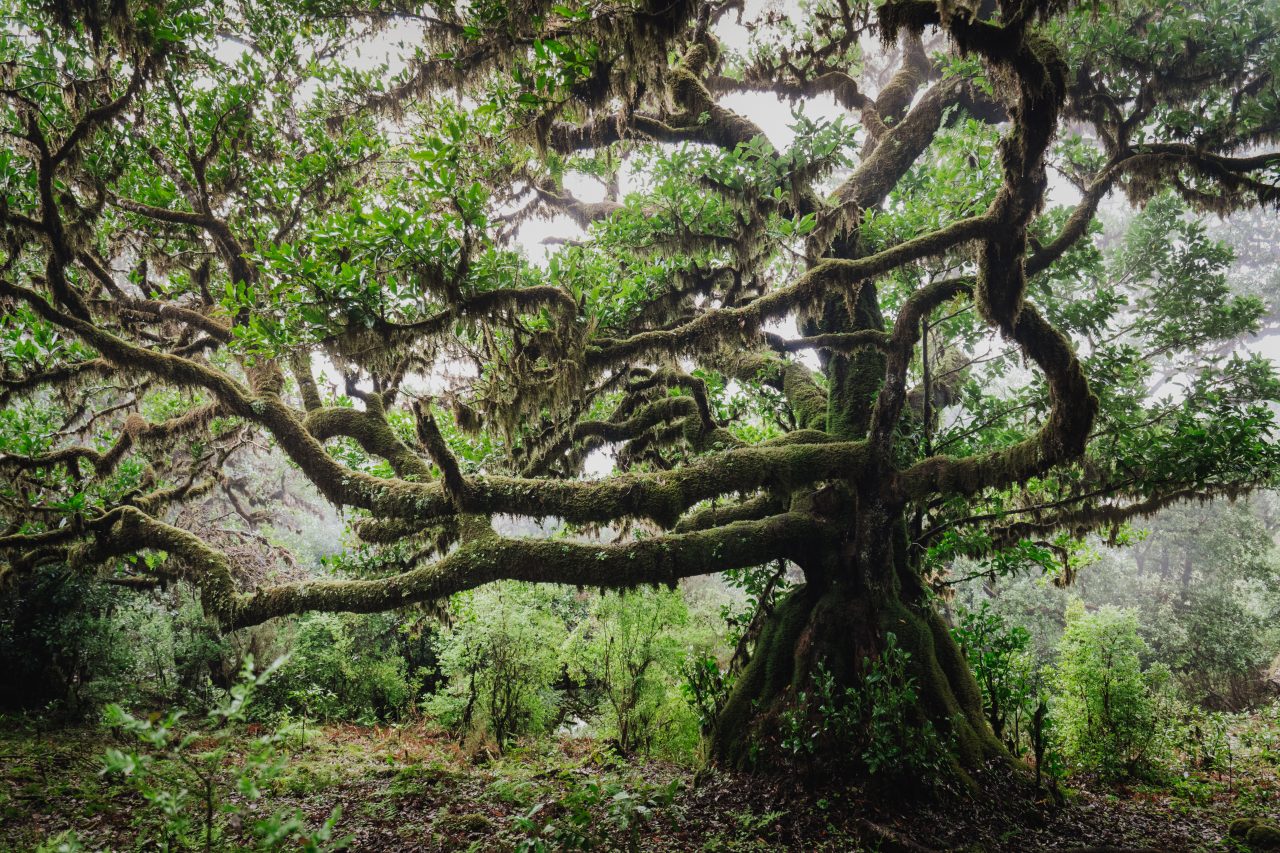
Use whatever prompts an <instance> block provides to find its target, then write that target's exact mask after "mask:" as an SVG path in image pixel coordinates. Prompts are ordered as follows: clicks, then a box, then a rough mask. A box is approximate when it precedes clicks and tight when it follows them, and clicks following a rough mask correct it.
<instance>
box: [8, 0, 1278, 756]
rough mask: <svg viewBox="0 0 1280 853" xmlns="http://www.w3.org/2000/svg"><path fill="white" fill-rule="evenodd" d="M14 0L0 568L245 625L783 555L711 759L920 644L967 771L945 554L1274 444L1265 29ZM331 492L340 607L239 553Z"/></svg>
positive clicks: (1274, 108)
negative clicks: (1222, 223) (1240, 233)
mask: <svg viewBox="0 0 1280 853" xmlns="http://www.w3.org/2000/svg"><path fill="white" fill-rule="evenodd" d="M3 8H4V13H3V14H4V20H5V27H4V33H3V35H0V69H2V73H0V130H2V131H3V136H4V139H5V144H4V146H3V147H2V148H0V229H2V231H0V233H2V234H3V245H2V246H0V305H2V306H3V309H4V319H3V322H2V325H0V353H2V355H3V359H4V366H3V377H2V378H0V397H2V399H3V401H4V413H3V415H4V419H3V422H2V423H0V451H3V456H0V471H2V472H3V480H2V481H0V519H2V521H3V531H2V532H0V559H2V560H3V570H4V574H5V578H6V581H7V583H9V584H15V583H18V582H20V579H21V577H22V576H23V575H24V574H26V573H30V572H32V571H34V570H36V569H38V568H39V567H42V566H49V565H58V566H64V567H65V568H66V570H67V571H73V572H83V573H93V574H94V575H96V576H99V577H101V578H102V580H103V582H108V583H120V584H129V585H135V586H138V587H141V588H146V587H148V586H154V585H157V584H161V583H166V582H172V581H174V580H176V579H181V580H183V581H185V582H188V583H190V584H192V585H194V586H195V587H196V588H197V589H198V590H199V592H200V595H201V598H202V601H203V606H204V609H205V611H206V614H207V615H208V616H209V617H210V618H212V619H214V620H216V621H217V622H218V623H219V624H220V625H221V627H222V628H223V629H225V630H234V629H240V628H244V627H246V626H253V625H256V624H258V623H261V622H263V621H265V620H268V619H271V618H273V617H278V616H283V615H287V614H295V613H300V612H303V611H308V610H334V611H365V612H368V611H377V610H387V609H392V608H402V607H408V606H412V605H415V604H419V603H422V602H433V601H439V600H441V599H444V598H447V597H448V596H449V595H450V594H452V593H454V592H456V591H459V590H463V589H467V588H471V587H475V586H477V585H480V584H484V583H487V582H490V581H494V580H497V579H504V578H505V579H517V580H523V581H532V582H546V583H559V584H576V585H581V586H595V587H629V586H636V585H642V584H675V583H677V582H678V581H679V580H680V579H682V578H686V577H690V576H694V575H703V574H709V573H716V572H721V571H725V570H745V569H752V570H758V571H760V572H764V573H766V574H768V573H775V572H777V571H778V569H777V568H776V567H778V566H786V565H792V566H794V567H798V569H799V571H801V572H802V573H803V577H804V583H803V584H802V585H799V586H798V587H796V588H793V589H791V590H790V591H788V592H787V593H786V594H785V595H783V596H770V595H768V594H764V595H762V596H761V597H762V606H761V609H760V612H759V613H757V616H756V619H755V620H754V622H753V624H752V625H751V626H750V631H749V634H748V638H747V639H748V644H747V645H748V647H747V648H746V649H744V652H749V653H750V655H749V660H748V662H747V663H746V664H745V666H744V667H743V668H742V670H741V672H740V673H739V675H738V677H737V679H736V681H735V682H734V687H733V690H732V692H731V694H730V695H729V696H728V697H727V699H726V701H725V702H724V703H723V707H722V710H721V711H720V719H719V723H718V725H717V726H716V730H715V732H714V735H713V746H714V750H715V753H716V754H717V755H718V756H719V757H720V758H721V759H722V760H723V761H724V762H726V763H729V764H735V765H745V764H748V763H751V762H753V761H754V762H755V763H756V764H757V766H767V765H768V764H769V763H770V761H771V755H772V754H773V753H772V752H771V749H772V746H773V744H772V741H771V738H773V737H774V732H775V731H776V726H775V725H774V724H775V722H776V720H777V718H778V715H780V714H781V713H783V712H784V711H785V710H787V709H788V708H789V707H791V706H792V705H793V704H794V702H795V697H796V695H797V693H798V692H799V691H802V690H804V689H805V688H806V685H809V684H810V683H811V681H812V678H813V674H814V672H815V668H816V667H818V666H819V664H821V666H822V667H823V668H825V670H826V671H829V672H830V673H832V675H833V676H834V678H835V679H836V681H837V683H839V684H856V683H857V681H858V679H859V677H860V673H861V672H862V671H863V663H862V662H863V661H864V659H867V658H874V657H875V656H876V655H877V654H878V653H879V652H880V650H881V649H882V648H883V647H884V645H885V642H886V637H887V635H888V634H890V633H892V634H893V635H894V638H895V639H894V642H896V643H897V644H898V646H900V647H901V648H903V649H905V650H907V651H908V652H909V653H910V656H911V657H910V666H911V672H912V675H913V677H914V679H915V681H916V684H917V685H918V696H919V718H920V721H921V723H924V722H928V723H929V724H930V725H932V726H933V727H935V728H936V730H937V731H939V732H940V733H942V734H943V735H944V741H945V742H946V743H949V744H951V745H952V746H951V750H952V753H953V758H954V763H955V764H956V765H957V766H958V767H960V768H963V769H974V768H977V767H979V766H980V765H982V764H984V763H987V762H990V761H1005V760H1007V756H1006V754H1005V753H1004V751H1003V749H1002V747H1001V746H1000V744H999V743H998V742H997V740H996V739H995V738H994V737H993V735H992V734H991V732H990V730H989V728H988V727H987V724H986V723H985V722H984V719H983V714H982V709H981V707H980V700H979V697H978V694H977V687H976V684H975V682H974V680H973V678H972V676H971V675H970V673H969V671H968V669H967V667H966V664H965V662H964V658H963V657H962V655H961V654H960V653H959V651H958V649H957V647H956V645H955V644H954V642H953V641H952V639H951V636H950V634H949V632H948V629H947V626H946V625H945V623H944V621H943V620H942V618H940V616H939V615H938V613H937V611H936V610H935V605H934V601H935V595H936V592H937V591H938V590H939V589H943V588H945V576H946V567H947V565H948V564H949V563H950V562H951V561H952V560H954V559H955V558H957V557H959V556H966V557H970V558H974V559H978V560H980V561H982V565H983V566H984V567H985V569H984V570H990V571H993V572H994V571H1010V570H1015V569H1018V568H1025V567H1028V566H1031V567H1034V568H1037V570H1043V571H1053V572H1056V573H1058V575H1059V576H1060V577H1059V579H1060V580H1061V581H1063V582H1066V581H1067V580H1069V577H1070V574H1071V573H1072V571H1073V565H1074V563H1073V555H1074V550H1073V549H1074V547H1075V546H1074V544H1073V543H1075V542H1077V541H1078V540H1079V539H1080V538H1081V537H1083V536H1085V535H1086V534H1088V533H1089V532H1091V531H1101V532H1103V533H1104V535H1111V536H1113V537H1118V536H1121V535H1124V531H1125V530H1126V524H1127V522H1128V521H1129V520H1131V519H1135V518H1139V517H1142V516H1145V515H1149V514H1150V513H1152V512H1154V511H1155V510H1157V509H1158V508H1160V507H1163V506H1166V505H1168V504H1170V503H1173V502H1176V501H1179V500H1185V499H1189V498H1202V497H1207V496H1212V495H1217V494H1236V493H1238V492H1241V491H1244V490H1247V489H1249V488H1253V487H1256V486H1259V485H1263V484H1266V483H1269V482H1270V481H1271V479H1272V477H1273V476H1274V473H1275V471H1276V470H1277V463H1278V462H1280V459H1278V457H1277V453H1276V448H1275V447H1274V445H1273V443H1272V441H1271V431H1272V428H1273V423H1272V417H1271V412H1270V409H1269V407H1268V402H1269V401H1270V400H1273V399H1275V398H1276V397H1277V396H1278V390H1277V381H1276V378H1275V376H1274V374H1273V372H1272V369H1271V366H1270V364H1269V363H1268V362H1266V361H1264V360H1261V359H1259V358H1257V357H1256V356H1252V355H1250V354H1248V352H1246V351H1244V350H1241V349H1240V348H1239V346H1238V345H1239V343H1240V342H1241V341H1242V340H1244V339H1245V338H1247V336H1248V335H1249V334H1250V333H1251V332H1252V331H1253V330H1254V329H1256V328H1257V326H1258V324H1259V322H1260V321H1261V320H1262V319H1263V318H1264V317H1265V316H1266V312H1267V308H1266V306H1265V305H1263V304H1262V302H1261V301H1260V300H1258V299H1256V298H1251V297H1248V296H1236V295H1233V293H1232V291H1231V290H1230V288H1229V287H1228V284H1227V275H1226V269H1227V267H1228V266H1229V265H1230V263H1231V257H1230V253H1229V252H1226V251H1225V250H1224V249H1223V247H1222V246H1221V245H1219V244H1218V243H1215V242H1214V241H1213V240H1211V239H1209V237H1208V236H1206V231H1205V227H1204V226H1203V225H1202V224H1201V223H1200V221H1199V220H1198V219H1197V216H1199V215H1200V214H1203V213H1213V214H1218V215H1229V214H1230V213H1231V212H1232V211H1235V210H1238V209H1240V210H1243V209H1248V208H1256V207H1259V206H1262V207H1266V206H1268V205H1274V203H1275V202H1276V200H1277V197H1278V193H1280V185H1278V184H1277V180H1280V154H1273V153H1270V151H1269V150H1268V149H1267V148H1266V146H1267V144H1268V143H1269V142H1271V141H1272V139H1273V138H1274V137H1275V136H1276V135H1277V130H1280V104H1278V103H1277V97H1278V96H1277V78H1276V73H1277V71H1278V70H1280V40H1277V38H1276V28H1277V25H1278V24H1280V12H1278V11H1277V9H1276V8H1275V6H1274V4H1270V3H1265V2H1261V0H1203V2H1201V3H1194V4H1183V3H1169V2H1165V0H1126V2H1123V3H1120V4H1116V5H1115V6H1114V8H1113V7H1110V6H1107V5H1105V4H1096V3H1087V4H1081V6H1080V7H1079V8H1077V7H1076V6H1075V5H1074V4H1071V3H1067V2H1061V0H1059V2H1045V0H975V2H967V3H966V2H951V0H938V2H933V0H885V2H879V3H858V2H851V0H813V2H808V3H801V4H799V5H795V6H788V5H785V4H784V5H781V6H779V7H777V8H773V7H769V8H767V9H766V10H765V11H764V12H760V13H754V12H750V11H744V9H743V4H742V3H740V2H739V3H734V2H730V0H726V2H696V0H675V2H673V3H649V2H647V0H628V2H622V0H584V2H574V0H570V2H566V3H563V4H556V3H544V2H540V0H524V2H519V3H506V2H502V0H479V2H476V3H473V4H471V5H468V6H455V4H453V3H415V2H405V0H395V2H387V3H382V2H361V3H346V2H344V0H303V2H291V3H283V2H277V0H243V2H238V0H228V2H202V0H123V2H114V1H113V2H105V0H75V2H69V3H68V2H59V3H55V2H42V0H4V3H3ZM753 16H754V17H753ZM399 45H403V50H401V49H400V47H398V46H399ZM370 57H372V59H370ZM380 57H391V58H393V59H396V62H395V63H394V64H393V65H392V66H387V65H384V64H382V62H381V61H380V60H379V58H380ZM401 57H402V58H403V60H404V61H403V62H400V61H399V59H398V58H401ZM764 102H767V103H771V104H772V105H773V107H772V110H773V112H772V113H771V114H772V115H774V116H775V118H774V119H773V120H771V122H770V124H771V125H774V126H769V127H761V126H759V125H758V124H757V123H755V122H754V121H753V120H752V119H751V118H750V117H749V116H748V113H753V112H754V114H762V113H760V109H759V104H761V103H764ZM734 104H737V105H739V106H742V107H743V110H742V111H735V109H734V108H733V105H734ZM753 104H754V105H755V106H754V107H751V105H753ZM748 107H751V108H750V109H748ZM787 116H790V118H787ZM784 124H785V125H789V126H790V127H789V130H785V131H784V129H783V127H782V126H783V125H784ZM766 131H768V133H766ZM771 136H772V138H773V139H774V140H775V141H774V142H771V141H770V138H771ZM784 139H787V140H789V141H788V142H787V143H786V144H783V143H782V140H784ZM593 182H594V184H593ZM593 185H598V191H597V192H595V193H594V194H592V195H588V193H587V190H588V189H590V188H591V186H593ZM1105 205H1111V208H1112V209H1114V210H1116V211H1128V210H1130V206H1131V205H1132V206H1133V209H1136V210H1138V211H1139V212H1138V213H1137V214H1136V216H1135V218H1134V222H1133V224H1132V226H1131V227H1130V228H1129V229H1128V230H1127V232H1125V233H1124V234H1121V235H1120V236H1118V237H1117V236H1115V235H1112V236H1111V237H1110V238H1108V239H1107V240H1103V239H1102V237H1101V236H1100V235H1101V232H1102V229H1101V226H1100V225H1099V224H1098V213H1099V209H1100V207H1103V209H1105ZM548 218H550V219H551V220H552V221H554V222H557V223H559V226H558V227H559V232H558V233H557V235H556V237H555V238H554V239H548V240H547V241H546V242H545V245H535V244H534V241H532V240H531V239H530V238H529V237H528V236H527V234H528V233H530V232H529V228H530V227H531V225H532V224H534V223H537V222H539V221H546V220H547V219H548ZM522 235H525V236H522ZM1104 250H1105V251H1104ZM544 252H545V257H541V256H542V255H543V253H544ZM270 453H278V454H283V456H285V457H287V459H288V461H289V463H290V465H291V466H292V468H291V470H292V472H293V473H292V474H290V475H289V477H288V478H286V479H285V480H282V481H280V482H279V483H277V484H276V485H275V486H271V487H270V488H269V487H268V485H267V484H265V483H264V482H262V481H261V480H255V479H254V477H253V469H254V467H255V465H257V464H258V463H255V461H254V460H255V459H262V458H265V455H266V454H270ZM593 460H594V461H593ZM601 460H608V462H609V464H610V465H611V467H612V469H613V470H612V472H611V473H610V474H609V475H608V476H587V475H586V474H585V473H584V468H585V467H586V466H588V465H592V466H596V467H597V468H598V467H599V466H600V465H601V464H602V463H601ZM593 470H594V469H593ZM303 481H308V482H309V483H310V484H311V485H312V486H313V487H314V492H315V493H318V495H319V496H322V497H323V499H325V500H327V501H328V502H330V503H332V504H333V505H334V506H336V507H338V508H341V510H342V511H343V517H344V518H345V519H346V520H347V521H348V523H349V524H350V527H351V530H352V536H353V537H354V538H353V543H354V544H352V545H351V547H350V549H349V553H348V554H347V557H346V559H345V562H344V565H343V568H344V571H342V572H340V573H338V574H337V575H335V576H334V577H331V578H315V577H298V576H297V575H298V572H297V571H296V570H295V569H294V568H292V567H291V563H290V561H289V557H288V555H287V553H285V552H284V551H283V549H282V548H281V547H280V545H279V543H278V542H275V541H271V540H269V539H268V537H265V536H263V535H262V534H261V533H259V532H257V530H258V528H257V527H256V524H257V523H258V522H259V521H261V520H262V519H264V518H272V517H277V518H278V517H279V516H280V515H282V514H287V513H290V512H305V511H306V508H305V506H303V505H298V506H294V505H291V504H290V503H289V502H290V501H295V502H299V501H300V502H302V503H305V502H306V501H308V500H311V498H308V497H307V496H306V494H303V492H304V491H305V490H303V489H302V488H301V486H302V484H303ZM317 500H318V498H317ZM214 504H216V505H217V506H219V507H223V508H224V509H225V511H224V512H221V513H215V512H213V511H212V510H210V509H209V507H210V506H212V505H214ZM228 514H229V515H230V519H228V518H226V517H225V516H227V515H228ZM509 517H516V518H526V519H528V518H535V519H542V520H547V521H549V522H550V523H553V524H556V525H561V526H562V527H565V528H567V529H568V530H569V531H570V532H571V533H572V534H573V535H557V536H555V537H551V538H534V537H529V536H513V535H510V534H509V531H510V530H511V526H510V525H507V524H504V523H503V519H507V518H509ZM495 524H496V529H495ZM605 529H607V530H608V531H609V536H607V537H600V536H598V535H596V534H598V532H599V531H601V530H605ZM502 531H507V533H504V532H502ZM340 562H342V561H340ZM763 586H764V589H765V590H766V592H767V590H769V589H772V588H774V587H773V585H771V584H769V583H767V582H766V583H765V584H764V585H763Z"/></svg>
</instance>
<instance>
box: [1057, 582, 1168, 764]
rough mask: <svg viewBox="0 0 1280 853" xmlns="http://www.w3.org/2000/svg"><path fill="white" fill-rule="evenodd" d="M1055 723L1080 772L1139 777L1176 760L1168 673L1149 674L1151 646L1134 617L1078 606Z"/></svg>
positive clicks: (1070, 623)
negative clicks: (1146, 660)
mask: <svg viewBox="0 0 1280 853" xmlns="http://www.w3.org/2000/svg"><path fill="white" fill-rule="evenodd" d="M1058 650H1059V660H1058V668H1057V677H1056V688H1057V691H1056V694H1055V697H1054V700H1055V703H1054V718H1055V721H1056V725H1057V727H1058V729H1059V730H1060V732H1061V734H1062V742H1063V748H1064V750H1065V752H1066V754H1067V757H1068V758H1069V759H1070V760H1071V761H1073V762H1074V763H1075V765H1076V766H1078V767H1080V768H1081V769H1090V770H1097V771H1099V772H1101V773H1103V774H1105V775H1129V776H1132V775H1138V774H1143V773H1148V772H1151V771H1155V770H1158V769H1160V767H1161V766H1162V765H1163V764H1164V763H1165V762H1167V760H1168V758H1169V753H1170V748H1171V746H1170V743H1169V734H1170V730H1169V725H1168V719H1169V717H1168V710H1169V709H1168V707H1167V703H1168V697H1169V693H1168V686H1169V678H1170V676H1169V670H1168V668H1167V667H1165V666H1164V665H1162V664H1156V665H1153V666H1152V667H1150V668H1149V669H1147V670H1143V668H1142V664H1141V660H1142V657H1143V655H1144V654H1145V653H1146V643H1144V642H1143V640H1142V638H1141V636H1140V635H1139V633H1138V619H1137V616H1136V615H1135V613H1134V612H1133V611H1131V610H1120V609H1119V608H1116V607H1112V606H1110V605H1107V606H1105V607H1101V608H1099V609H1098V610H1097V611H1096V612H1093V613H1085V611H1084V606H1083V605H1082V604H1080V603H1079V602H1075V603H1073V604H1072V606H1071V607H1069V608H1068V610H1067V627H1066V630H1065V632H1064V633H1063V635H1062V640H1061V642H1060V643H1059V645H1058Z"/></svg>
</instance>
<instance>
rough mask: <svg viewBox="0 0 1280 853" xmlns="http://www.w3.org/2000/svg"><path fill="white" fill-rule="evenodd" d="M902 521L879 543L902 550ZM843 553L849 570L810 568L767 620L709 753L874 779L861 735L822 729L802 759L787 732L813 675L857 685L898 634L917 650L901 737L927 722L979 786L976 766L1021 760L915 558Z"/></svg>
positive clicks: (900, 781)
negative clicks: (1003, 736) (991, 716)
mask: <svg viewBox="0 0 1280 853" xmlns="http://www.w3.org/2000/svg"><path fill="white" fill-rule="evenodd" d="M899 526H900V523H899V522H895V525H894V526H891V527H890V529H889V530H887V531H885V536H884V537H883V540H884V541H891V542H893V546H894V548H895V549H899V550H900V549H903V548H904V546H905V537H903V536H901V535H897V536H894V535H893V531H894V530H895V529H896V528H897V527H899ZM842 561H843V562H845V563H846V565H845V567H844V570H843V571H840V572H838V573H836V575H835V576H834V577H830V578H829V579H827V580H824V579H823V578H822V577H820V576H818V575H817V574H816V573H814V574H811V575H809V576H807V582H806V583H805V584H804V585H803V586H800V587H799V588H797V589H795V590H794V591H792V592H791V593H790V594H788V595H787V596H786V597H785V598H784V599H783V600H782V601H780V602H779V603H778V605H777V607H775V608H774V610H773V612H772V613H771V614H770V615H769V616H768V617H767V619H766V621H765V624H764V626H763V628H762V630H761V632H760V636H759V640H758V641H757V643H756V646H755V650H754V652H753V654H752V656H751V659H750V661H749V662H748V663H747V665H746V667H745V668H744V669H743V671H742V673H741V675H740V676H739V677H738V679H737V680H736V682H735V684H734V685H733V688H732V690H731V692H730V695H729V697H728V698H727V700H726V702H725V705H724V707H723V709H722V710H721V712H720V715H719V717H718V719H717V721H716V726H715V728H714V731H713V732H712V736H711V755H712V758H713V760H715V761H716V762H717V763H719V764H721V765H723V766H726V767H731V768H734V769H739V770H751V771H757V772H765V773H768V772H785V773H792V772H795V771H796V770H800V771H801V772H802V773H804V772H806V771H811V772H810V775H813V774H815V773H820V774H822V776H823V778H832V776H833V774H835V775H840V776H845V777H849V778H850V779H851V780H853V781H857V779H858V777H863V778H864V779H865V778H866V777H869V776H870V775H871V774H870V773H869V771H868V768H867V767H866V763H865V762H864V761H862V760H860V758H859V756H858V755H857V754H856V753H857V752H858V749H859V747H858V744H859V743H861V742H862V741H861V737H862V736H864V735H865V734H866V732H859V731H852V732H847V731H846V732H835V733H823V734H821V735H819V736H818V742H817V743H816V745H815V749H814V750H813V752H812V753H811V754H809V755H800V756H798V755H797V753H796V752H795V751H794V749H790V748H788V747H787V746H786V745H785V744H784V743H783V740H784V738H785V737H786V731H787V729H788V718H790V719H794V718H795V716H796V715H797V714H800V715H805V714H807V713H812V712H813V710H814V706H815V705H816V704H817V703H816V702H815V692H816V685H815V680H814V677H815V674H816V673H817V672H818V670H819V667H820V666H821V667H823V668H825V670H826V671H827V672H829V673H831V676H832V680H833V682H834V685H835V688H836V692H837V695H843V693H844V691H845V690H846V689H848V688H852V689H853V690H855V691H856V690H859V689H862V688H863V686H864V678H865V676H866V674H867V672H868V670H869V665H870V662H871V661H874V660H876V659H877V658H879V657H880V656H881V655H882V653H883V652H884V650H885V649H886V647H887V646H888V645H889V640H888V635H889V634H892V635H893V637H894V644H895V645H896V646H897V647H898V648H899V649H901V650H903V651H905V652H906V653H907V654H908V655H909V656H910V657H909V659H908V661H907V666H906V673H907V678H908V680H909V681H910V682H911V684H912V687H913V689H914V691H915V694H916V700H915V702H914V704H913V707H911V708H910V709H909V710H908V719H907V723H908V731H905V732H903V736H904V737H917V736H920V737H923V736H925V735H924V732H925V730H926V729H928V728H929V727H932V729H933V731H934V732H935V733H936V734H937V735H938V744H939V750H940V753H941V754H940V756H939V757H940V758H941V759H942V760H943V761H944V762H945V763H946V764H948V765H950V767H951V768H952V770H953V771H954V776H955V777H956V779H957V780H958V781H959V782H960V783H961V784H962V785H963V786H966V787H970V786H973V785H974V776H973V774H974V773H975V772H976V771H979V770H981V769H983V768H985V767H989V766H992V765H997V766H1001V767H1003V768H1004V769H1005V770H1013V769H1015V768H1017V767H1018V766H1019V765H1018V764H1017V762H1016V761H1015V760H1014V759H1013V757H1012V756H1011V755H1010V754H1009V752H1008V751H1007V750H1006V748H1005V747H1004V746H1003V745H1002V744H1001V743H1000V741H999V739H998V738H996V736H995V735H994V733H993V732H992V731H991V728H990V726H989V725H988V723H987V721H986V718H985V716H984V714H983V710H982V698H981V693H980V690H979V687H978V684H977V681H976V680H975V678H974V676H973V674H972V672H971V671H970V669H969V666H968V662H967V661H966V660H965V657H964V655H963V653H962V652H961V650H960V648H959V646H958V645H957V644H956V642H955V640H954V639H953V638H952V636H951V632H950V630H949V628H948V626H947V624H946V623H945V621H944V620H943V618H942V617H941V616H940V615H939V614H938V613H937V612H936V610H935V609H934V608H933V605H932V604H931V603H930V602H929V601H928V600H927V597H926V596H925V593H924V589H923V588H922V587H921V585H920V583H919V581H918V580H917V577H918V576H917V575H915V573H914V572H913V567H912V566H911V565H910V564H909V562H908V561H907V560H905V559H901V558H899V559H896V560H892V561H891V563H890V567H889V568H887V569H881V570H880V571H875V572H868V571H866V570H865V567H860V566H858V565H857V564H856V561H852V560H847V559H842ZM828 735H830V736H828ZM900 745H901V746H909V744H906V743H903V744H900ZM891 775H892V778H891V779H890V778H888V777H886V781H891V782H892V783H893V784H894V787H895V789H897V790H902V789H903V788H904V787H905V788H916V789H917V790H920V791H924V790H925V789H927V788H928V787H929V785H930V780H927V779H924V778H917V779H913V778H908V777H904V776H903V775H902V774H901V773H894V774H891ZM926 775H927V774H926Z"/></svg>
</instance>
